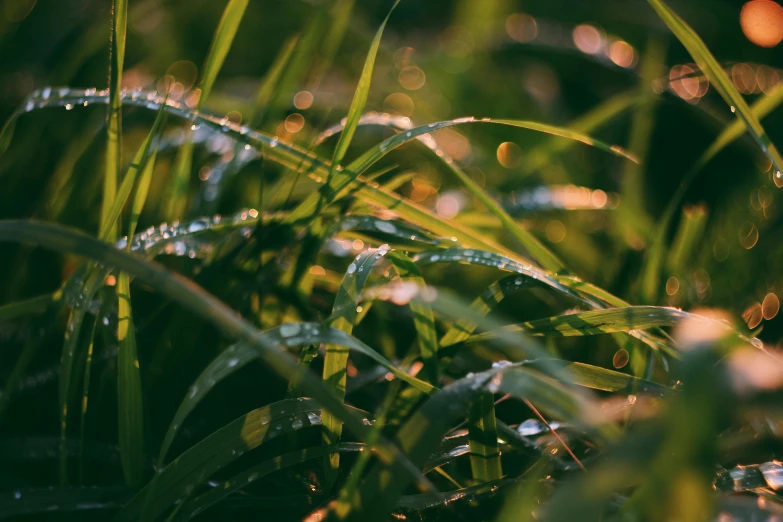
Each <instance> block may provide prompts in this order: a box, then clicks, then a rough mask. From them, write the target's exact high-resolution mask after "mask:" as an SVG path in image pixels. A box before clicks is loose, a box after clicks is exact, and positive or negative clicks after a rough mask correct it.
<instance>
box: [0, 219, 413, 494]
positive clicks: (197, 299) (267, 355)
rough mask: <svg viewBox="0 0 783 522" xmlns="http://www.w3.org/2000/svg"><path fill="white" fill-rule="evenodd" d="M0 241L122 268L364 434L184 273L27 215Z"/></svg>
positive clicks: (315, 383) (8, 225)
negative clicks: (254, 353) (251, 351)
mask: <svg viewBox="0 0 783 522" xmlns="http://www.w3.org/2000/svg"><path fill="white" fill-rule="evenodd" d="M0 241H3V242H24V243H29V244H35V245H39V246H42V247H44V248H48V249H51V250H56V251H60V252H69V253H73V254H78V255H81V256H84V257H87V258H89V259H91V260H93V261H97V262H100V263H101V264H103V265H104V266H111V267H114V268H116V269H118V270H121V271H125V272H127V273H128V274H129V275H131V276H133V277H135V278H136V279H137V280H139V281H141V282H144V283H146V284H148V285H150V286H151V287H153V288H155V289H156V290H157V291H158V292H160V293H161V294H162V295H164V296H166V297H168V298H170V299H172V300H173V301H175V302H177V303H179V304H181V305H182V306H184V307H185V308H186V309H188V310H190V311H191V312H193V313H194V314H196V315H198V316H200V317H204V318H206V319H208V320H210V321H211V322H212V323H213V324H215V325H216V326H217V327H219V328H220V329H222V330H223V331H225V332H226V333H228V334H230V335H232V336H234V337H237V338H239V339H240V340H243V341H245V342H247V343H248V344H252V345H254V346H256V347H257V349H258V350H259V352H260V353H261V360H262V361H263V362H264V363H266V364H268V365H269V366H270V367H271V368H272V369H273V370H274V371H275V372H277V373H279V374H280V375H281V376H282V377H283V378H285V379H288V380H292V379H296V380H297V381H298V382H299V386H300V387H301V389H302V390H304V391H305V392H306V393H308V394H310V396H312V397H313V398H314V399H315V400H317V401H318V402H319V403H320V404H321V405H323V407H324V408H326V409H328V410H329V411H331V412H333V413H334V412H336V413H337V414H338V415H339V416H340V417H341V418H342V420H343V422H344V423H345V425H346V427H347V428H348V429H349V430H351V432H353V433H354V434H355V435H356V436H357V437H359V438H361V439H365V438H366V437H367V434H368V428H367V426H365V424H364V423H363V422H362V418H361V417H360V416H358V415H356V414H355V413H353V412H351V411H349V410H348V409H346V407H345V405H343V403H342V401H339V400H338V399H337V398H336V397H334V395H333V394H332V393H331V391H330V390H329V389H328V388H326V387H325V386H324V384H323V383H322V382H321V380H320V379H318V378H316V377H315V376H313V375H311V374H309V373H308V372H306V371H303V370H302V369H301V368H300V367H299V365H298V364H297V362H296V360H295V359H293V358H291V357H289V356H288V355H287V354H285V353H282V352H281V351H280V347H279V346H278V345H275V344H270V343H269V342H268V341H267V340H266V339H264V338H263V337H261V336H260V335H259V332H258V330H256V328H254V327H253V326H252V325H251V324H250V323H248V322H247V321H245V320H244V319H242V318H241V317H240V316H239V315H238V314H237V313H236V312H234V311H233V310H231V309H230V308H229V307H227V306H226V305H225V304H223V303H222V302H221V301H220V300H218V299H217V298H215V297H214V296H212V295H211V294H209V293H207V292H206V291H204V290H203V289H202V288H201V287H199V286H198V285H196V284H194V283H193V282H192V281H189V280H188V279H185V278H184V277H182V276H180V275H178V274H176V273H172V272H169V271H167V270H166V269H164V268H163V267H161V266H160V265H157V264H155V263H152V262H149V261H145V260H144V259H141V258H139V257H138V256H135V255H132V254H129V253H127V252H124V251H121V250H117V249H116V248H115V247H114V246H112V245H108V244H106V243H104V242H101V241H98V240H96V239H94V238H91V237H90V236H88V235H86V234H84V233H83V232H80V231H77V230H74V229H71V228H67V227H62V226H57V225H50V224H45V223H39V222H36V221H30V220H0ZM376 451H377V453H378V455H379V457H380V458H381V459H383V460H384V461H386V462H390V461H394V462H397V463H398V465H399V466H401V467H402V469H403V470H404V473H405V474H408V475H411V478H412V480H420V478H421V476H420V473H419V472H418V471H417V469H416V468H415V467H414V466H412V465H411V463H410V461H408V459H406V458H405V456H404V455H403V454H401V453H400V451H399V449H398V448H397V447H396V446H394V445H392V444H389V443H388V442H387V441H385V440H382V441H380V442H379V443H378V444H377V446H376Z"/></svg>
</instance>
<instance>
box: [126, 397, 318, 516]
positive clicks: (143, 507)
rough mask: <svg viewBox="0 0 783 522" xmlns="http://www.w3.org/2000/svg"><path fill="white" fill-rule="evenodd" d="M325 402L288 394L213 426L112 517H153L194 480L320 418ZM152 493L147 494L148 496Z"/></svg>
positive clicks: (191, 486)
mask: <svg viewBox="0 0 783 522" xmlns="http://www.w3.org/2000/svg"><path fill="white" fill-rule="evenodd" d="M320 414H321V407H320V406H319V405H318V404H317V402H316V401H314V400H312V399H287V400H283V401H278V402H275V403H272V404H270V405H268V406H264V407H263V408H259V409H256V410H253V411H251V412H250V413H247V414H245V415H242V416H241V417H239V418H238V419H236V420H234V421H232V422H230V423H228V424H227V425H225V426H223V427H222V428H220V429H218V430H216V431H214V432H213V433H211V434H210V435H208V436H207V437H206V438H204V439H203V440H201V441H200V442H198V443H197V444H196V445H194V446H193V447H191V448H190V449H188V450H187V451H185V452H184V453H183V454H182V455H180V456H179V457H177V458H176V459H174V460H173V461H172V462H171V463H169V464H168V465H167V466H166V467H165V468H163V469H162V470H161V471H160V472H159V473H158V474H157V475H156V477H155V480H153V481H152V482H151V483H150V485H148V486H147V487H146V488H144V489H142V490H141V491H140V492H139V493H138V495H136V496H135V497H134V498H133V499H132V500H131V501H130V502H129V503H128V504H127V505H126V506H125V507H124V508H123V509H122V511H120V512H119V513H118V514H117V515H116V516H115V517H114V519H113V520H115V522H121V521H130V520H134V521H135V520H139V517H140V516H141V514H142V511H144V513H145V516H146V518H147V520H155V519H156V518H157V517H158V516H160V515H161V514H162V513H163V512H164V511H165V510H166V509H168V508H170V507H171V506H173V505H175V503H176V502H177V501H178V500H180V499H182V498H183V497H187V496H188V495H190V493H192V492H193V491H194V490H195V488H196V486H198V485H199V484H201V483H203V482H204V481H206V480H207V479H208V478H209V477H211V476H212V475H213V474H214V473H216V472H218V471H219V470H221V469H223V468H224V467H226V466H228V465H229V464H231V463H233V462H235V461H236V460H237V459H239V458H240V457H242V455H244V454H245V453H247V452H250V451H251V450H253V449H255V448H258V447H259V446H261V445H262V444H264V442H267V441H269V440H271V439H274V438H275V437H280V436H285V435H287V434H290V433H294V432H296V431H297V430H300V429H303V428H306V427H310V426H317V425H318V424H320ZM148 497H149V498H148Z"/></svg>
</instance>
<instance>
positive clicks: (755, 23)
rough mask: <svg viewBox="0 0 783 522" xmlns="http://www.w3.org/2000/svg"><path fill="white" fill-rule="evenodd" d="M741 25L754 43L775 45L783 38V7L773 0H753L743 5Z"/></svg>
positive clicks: (765, 45)
mask: <svg viewBox="0 0 783 522" xmlns="http://www.w3.org/2000/svg"><path fill="white" fill-rule="evenodd" d="M740 26H741V27H742V32H743V33H745V36H746V37H747V38H748V40H750V41H751V42H753V43H754V44H756V45H759V46H761V47H775V46H776V45H777V44H779V43H780V41H781V40H783V7H781V6H780V4H778V3H777V2H774V1H773V0H751V1H750V2H747V3H745V5H743V6H742V11H740Z"/></svg>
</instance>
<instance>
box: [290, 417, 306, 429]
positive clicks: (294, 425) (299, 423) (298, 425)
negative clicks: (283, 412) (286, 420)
mask: <svg viewBox="0 0 783 522" xmlns="http://www.w3.org/2000/svg"><path fill="white" fill-rule="evenodd" d="M302 426H304V422H302V421H301V420H299V419H297V420H295V421H294V422H293V423H292V424H291V427H292V428H293V429H295V430H298V429H300V428H301V427H302Z"/></svg>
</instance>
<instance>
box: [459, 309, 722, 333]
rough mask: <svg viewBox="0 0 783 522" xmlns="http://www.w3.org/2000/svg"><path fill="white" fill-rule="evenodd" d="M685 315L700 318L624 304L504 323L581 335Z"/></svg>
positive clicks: (528, 330) (660, 323)
mask: <svg viewBox="0 0 783 522" xmlns="http://www.w3.org/2000/svg"><path fill="white" fill-rule="evenodd" d="M686 317H690V318H694V319H701V317H700V316H697V315H694V314H690V313H688V312H683V311H682V310H679V309H677V308H667V307H659V306H627V307H624V308H609V309H605V310H592V311H590V312H580V313H574V314H566V315H557V316H554V317H547V318H546V319H537V320H535V321H528V322H525V323H520V324H518V325H514V326H510V327H507V328H506V330H508V331H513V332H525V333H526V334H527V335H556V336H563V337H568V336H581V335H599V334H605V333H613V332H627V331H631V330H645V329H649V328H654V327H657V326H673V325H675V324H677V323H679V322H680V321H681V320H683V319H685V318H686ZM703 319H704V321H705V326H706V325H711V327H713V328H715V327H722V328H724V329H725V330H726V331H730V330H731V327H729V326H728V325H726V324H724V323H720V322H718V321H714V320H710V319H707V318H706V317H705V318H703ZM492 335H494V334H493V333H491V332H488V333H485V334H480V335H476V336H473V337H471V338H470V339H469V340H468V341H469V342H480V341H483V340H485V339H486V338H488V337H491V336H492Z"/></svg>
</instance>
